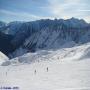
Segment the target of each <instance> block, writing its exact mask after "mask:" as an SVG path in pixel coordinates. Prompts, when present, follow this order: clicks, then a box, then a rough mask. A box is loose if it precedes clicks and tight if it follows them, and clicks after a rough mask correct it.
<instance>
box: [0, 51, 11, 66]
mask: <svg viewBox="0 0 90 90" xmlns="http://www.w3.org/2000/svg"><path fill="white" fill-rule="evenodd" d="M8 59H9V58H8V57H7V56H6V55H5V54H3V53H2V52H1V51H0V65H1V64H2V63H3V62H5V61H6V60H8Z"/></svg>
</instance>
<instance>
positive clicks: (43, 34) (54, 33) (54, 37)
mask: <svg viewBox="0 0 90 90" xmlns="http://www.w3.org/2000/svg"><path fill="white" fill-rule="evenodd" d="M89 36H90V24H88V23H86V22H85V21H84V20H79V19H75V18H71V19H67V20H63V19H58V20H57V19H55V20H49V19H46V20H38V21H33V22H27V23H23V27H22V28H21V29H20V31H18V33H16V35H15V37H14V39H13V40H12V42H11V43H12V44H13V46H14V47H17V48H16V51H15V52H13V53H12V54H11V55H12V56H13V57H15V56H16V55H15V56H14V53H18V52H21V51H19V50H21V48H22V50H25V49H26V50H27V52H28V51H29V52H35V51H37V50H38V49H40V50H43V49H46V50H48V49H53V48H60V47H61V46H62V45H64V44H66V43H68V42H74V43H87V42H89V41H90V39H89ZM84 38H86V39H84ZM19 47H20V49H19ZM11 55H10V56H11ZM19 55H21V54H17V56H19Z"/></svg>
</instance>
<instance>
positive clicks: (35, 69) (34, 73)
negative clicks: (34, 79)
mask: <svg viewBox="0 0 90 90" xmlns="http://www.w3.org/2000/svg"><path fill="white" fill-rule="evenodd" d="M46 70H47V72H48V67H47V68H46ZM36 73H37V71H36V69H35V71H34V74H36Z"/></svg>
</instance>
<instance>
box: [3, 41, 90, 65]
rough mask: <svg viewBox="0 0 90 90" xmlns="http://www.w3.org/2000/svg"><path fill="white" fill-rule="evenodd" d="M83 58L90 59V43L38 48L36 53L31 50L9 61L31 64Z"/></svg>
mask: <svg viewBox="0 0 90 90" xmlns="http://www.w3.org/2000/svg"><path fill="white" fill-rule="evenodd" d="M72 46H73V47H72ZM66 47H67V48H66ZM22 53H23V52H22ZM24 53H25V52H24ZM83 59H90V43H85V44H83V45H78V44H76V45H75V44H73V42H72V43H69V44H65V45H63V46H62V47H61V49H55V50H54V49H52V50H38V51H36V52H35V53H30V52H29V53H26V54H24V55H22V56H19V57H16V58H13V59H11V60H10V61H8V62H10V63H11V64H12V65H13V64H16V65H17V64H24V63H27V64H29V63H30V64H31V63H35V62H42V61H52V60H53V61H54V60H63V61H64V60H65V62H71V61H77V60H83ZM6 64H7V62H6ZM4 65H5V63H4Z"/></svg>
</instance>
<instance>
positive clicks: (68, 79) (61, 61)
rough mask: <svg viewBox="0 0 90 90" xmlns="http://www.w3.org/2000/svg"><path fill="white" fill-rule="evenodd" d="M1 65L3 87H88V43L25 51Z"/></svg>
mask: <svg viewBox="0 0 90 90" xmlns="http://www.w3.org/2000/svg"><path fill="white" fill-rule="evenodd" d="M68 46H70V45H67V47H68ZM7 64H8V66H7ZM2 65H3V66H0V85H1V86H2V88H3V87H4V86H5V87H10V88H13V87H16V88H17V89H19V90H90V43H87V44H83V45H77V46H75V47H72V48H63V49H58V50H48V51H47V50H41V51H37V52H35V53H27V54H25V55H23V56H20V57H17V58H14V59H12V60H9V61H6V62H4V63H3V64H2ZM5 65H6V67H5ZM47 68H48V69H47Z"/></svg>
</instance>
